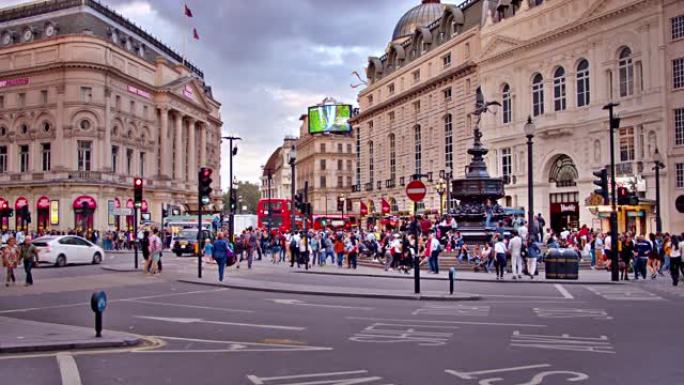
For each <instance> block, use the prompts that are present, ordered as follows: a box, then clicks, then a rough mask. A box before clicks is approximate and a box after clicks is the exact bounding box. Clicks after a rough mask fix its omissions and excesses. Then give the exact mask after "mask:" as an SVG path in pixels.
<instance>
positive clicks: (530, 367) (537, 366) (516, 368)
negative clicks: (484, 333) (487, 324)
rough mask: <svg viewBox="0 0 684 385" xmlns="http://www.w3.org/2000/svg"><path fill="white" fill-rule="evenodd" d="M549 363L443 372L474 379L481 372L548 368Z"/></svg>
mask: <svg viewBox="0 0 684 385" xmlns="http://www.w3.org/2000/svg"><path fill="white" fill-rule="evenodd" d="M550 366H551V365H549V364H539V365H527V366H516V367H513V368H503V369H491V370H480V371H477V372H458V371H456V370H450V369H449V370H445V372H447V373H449V374H452V375H454V376H456V377H458V378H460V379H462V380H475V379H477V376H480V375H482V374H492V373H506V372H517V371H521V370H529V369H538V368H548V367H550Z"/></svg>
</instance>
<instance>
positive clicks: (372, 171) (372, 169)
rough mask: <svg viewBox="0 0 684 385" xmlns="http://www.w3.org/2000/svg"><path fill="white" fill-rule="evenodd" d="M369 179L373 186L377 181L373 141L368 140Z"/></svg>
mask: <svg viewBox="0 0 684 385" xmlns="http://www.w3.org/2000/svg"><path fill="white" fill-rule="evenodd" d="M368 181H369V182H370V184H371V186H373V183H374V182H375V159H374V156H373V141H370V142H368Z"/></svg>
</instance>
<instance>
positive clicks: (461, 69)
mask: <svg viewBox="0 0 684 385" xmlns="http://www.w3.org/2000/svg"><path fill="white" fill-rule="evenodd" d="M476 68H477V65H476V64H475V63H474V62H473V61H472V60H469V61H467V62H465V63H463V64H461V65H460V66H458V67H455V68H452V69H450V70H447V71H446V72H444V73H442V74H440V75H439V76H436V77H434V78H432V79H430V80H428V81H427V82H425V83H423V84H418V85H416V86H414V87H412V88H409V89H408V90H406V91H404V92H402V93H400V94H398V95H396V96H394V97H391V98H389V99H387V100H385V101H383V102H381V103H378V104H376V105H375V106H373V107H370V108H368V109H367V110H366V111H363V112H361V113H359V114H358V115H356V116H355V117H353V118H351V119H349V122H350V123H352V124H356V123H358V122H359V121H361V120H363V119H366V118H368V117H369V116H372V115H373V114H375V113H377V112H380V111H382V110H385V109H388V108H390V107H394V106H396V105H398V104H402V103H404V102H406V101H407V100H409V99H411V98H413V97H414V96H416V95H420V94H423V93H425V92H429V91H432V90H434V89H436V88H437V85H438V84H440V83H442V82H446V81H449V80H451V79H453V78H460V77H463V76H466V75H469V74H471V73H474V72H475V70H476Z"/></svg>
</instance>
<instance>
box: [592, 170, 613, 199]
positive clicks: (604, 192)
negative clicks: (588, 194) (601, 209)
mask: <svg viewBox="0 0 684 385" xmlns="http://www.w3.org/2000/svg"><path fill="white" fill-rule="evenodd" d="M593 174H594V176H595V177H597V178H598V179H596V180H594V184H595V185H596V186H599V188H597V189H596V190H594V192H595V193H596V194H598V195H600V196H601V197H603V204H604V205H607V204H609V198H608V170H606V169H605V168H604V169H602V170H599V171H594V172H593Z"/></svg>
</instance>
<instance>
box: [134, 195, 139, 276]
mask: <svg viewBox="0 0 684 385" xmlns="http://www.w3.org/2000/svg"><path fill="white" fill-rule="evenodd" d="M133 267H134V268H135V269H136V270H138V206H137V205H135V206H133Z"/></svg>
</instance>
